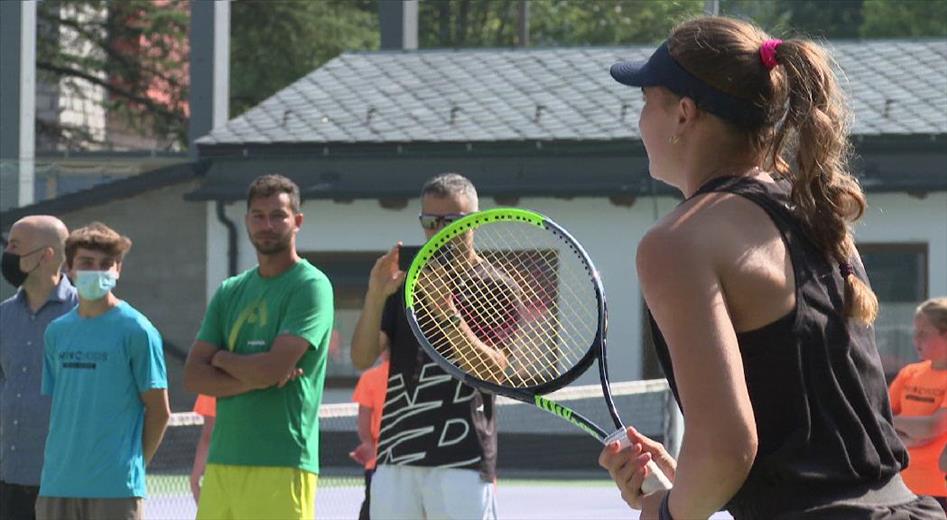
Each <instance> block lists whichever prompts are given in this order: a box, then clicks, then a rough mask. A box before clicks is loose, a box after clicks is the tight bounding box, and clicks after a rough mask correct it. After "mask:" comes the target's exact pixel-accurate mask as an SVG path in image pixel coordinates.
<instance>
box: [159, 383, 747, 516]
mask: <svg viewBox="0 0 947 520" xmlns="http://www.w3.org/2000/svg"><path fill="white" fill-rule="evenodd" d="M613 393H614V395H615V401H616V404H617V406H618V409H619V412H620V413H621V415H622V417H623V418H624V419H625V420H626V421H628V422H630V423H632V424H634V425H635V426H636V427H637V428H639V429H640V430H641V431H642V432H644V433H645V434H647V435H649V436H652V437H654V438H657V439H663V438H664V437H665V435H666V432H667V431H668V428H669V414H668V412H667V410H668V405H669V404H670V401H669V399H671V397H670V392H669V391H668V387H667V383H666V382H665V381H664V380H653V381H636V382H631V383H618V384H616V385H614V387H613ZM601 395H602V393H601V388H600V387H599V386H598V385H587V386H576V387H570V388H565V389H563V390H560V391H559V392H556V393H555V394H552V397H553V398H554V399H556V400H557V401H558V402H560V403H561V404H565V405H566V406H569V407H571V408H573V409H575V410H577V411H579V412H580V413H582V414H584V415H586V416H588V417H589V418H591V419H592V420H593V421H595V422H597V423H598V424H600V425H602V426H608V425H611V420H610V419H609V417H608V413H607V411H606V409H605V406H604V405H603V404H602V402H601ZM496 409H497V414H498V415H497V428H498V430H499V439H498V443H499V446H498V451H499V453H498V457H497V458H498V460H497V466H498V474H499V481H498V484H497V510H498V515H499V517H500V518H501V519H524V520H532V519H536V520H538V519H563V520H565V519H576V518H589V519H618V518H623V519H627V518H637V512H636V511H632V510H630V509H629V508H628V507H627V506H626V505H625V503H624V502H623V501H622V499H621V496H619V493H618V490H617V488H616V487H615V485H614V484H613V483H612V482H611V480H609V479H608V476H607V474H606V473H605V471H604V470H602V469H601V468H599V467H598V465H597V463H596V461H597V459H598V454H599V451H600V450H601V445H600V444H599V443H598V442H597V441H596V440H595V439H593V438H592V437H591V436H589V435H588V434H586V433H584V432H582V431H580V430H578V429H576V428H575V427H573V426H571V425H569V424H567V423H565V422H564V421H562V420H561V419H558V418H556V417H554V416H552V415H549V414H547V413H545V412H542V411H541V410H539V409H537V408H535V407H533V406H531V405H526V404H522V403H518V402H515V401H512V400H509V399H505V398H498V399H497V408H496ZM356 415H357V405H355V404H331V405H325V406H323V407H322V409H321V410H320V413H319V417H320V430H321V436H322V438H321V439H320V450H321V453H320V459H321V461H320V464H321V467H322V470H321V473H320V475H319V488H318V492H317V494H316V515H317V517H318V518H320V519H323V518H324V519H354V518H357V517H358V511H359V508H360V506H361V503H362V499H363V498H364V493H365V490H364V483H363V476H362V469H361V468H360V467H359V466H358V465H357V464H356V463H355V462H353V461H352V460H351V459H349V457H348V453H349V451H351V450H352V449H353V448H354V447H355V446H356V444H357V443H358V436H357V435H356V433H355V420H356ZM201 424H202V420H201V417H200V416H198V415H196V414H192V413H183V414H174V416H173V417H172V419H171V424H170V426H169V428H168V432H167V434H166V436H165V440H164V442H163V443H162V445H161V447H160V449H159V450H158V453H157V455H156V456H155V459H154V460H153V461H152V463H151V465H150V466H149V468H148V494H149V497H148V499H147V500H146V501H145V518H148V519H186V518H194V514H195V512H196V506H195V504H194V500H193V498H192V497H191V493H190V487H189V485H188V476H189V475H190V473H191V464H192V462H193V460H194V448H195V446H196V445H197V440H198V437H199V434H200V429H201ZM714 518H729V517H728V516H727V515H725V514H723V515H718V516H715V517H714Z"/></svg>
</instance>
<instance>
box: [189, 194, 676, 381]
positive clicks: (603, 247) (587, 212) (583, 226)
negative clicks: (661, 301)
mask: <svg viewBox="0 0 947 520" xmlns="http://www.w3.org/2000/svg"><path fill="white" fill-rule="evenodd" d="M674 204H675V201H674V200H673V199H670V198H665V199H658V200H655V199H651V198H642V199H639V200H638V201H636V203H635V204H634V205H633V206H632V207H630V208H628V207H619V206H615V205H613V204H611V203H610V202H609V201H608V200H607V199H588V198H578V199H572V200H563V199H550V198H535V199H529V198H528V199H521V200H520V203H519V205H518V206H519V207H521V208H529V209H534V210H536V211H539V212H541V213H544V214H546V215H547V216H549V217H550V218H552V219H553V220H555V221H556V222H558V223H559V224H560V225H562V226H563V227H565V228H566V229H567V230H569V232H570V233H572V234H573V235H574V236H575V237H576V239H577V240H579V242H580V243H582V244H583V245H584V246H585V248H586V250H587V251H588V253H589V255H590V256H591V257H592V260H593V261H594V262H595V265H596V267H597V268H598V270H599V271H600V272H601V274H602V279H603V281H604V284H605V292H606V298H607V301H608V309H609V317H610V319H609V337H608V340H609V341H608V345H609V368H610V371H611V373H612V378H613V379H614V380H616V381H622V380H634V379H639V378H640V375H641V314H642V307H641V297H640V292H639V289H638V281H637V277H636V276H635V267H634V254H635V246H636V244H637V243H638V241H639V240H640V239H641V237H642V235H643V234H644V232H645V231H646V230H647V229H648V227H649V226H650V224H651V222H653V221H654V218H655V215H656V214H663V213H665V212H667V211H668V210H669V209H670V208H672V207H673V206H674ZM492 207H496V204H495V203H494V201H493V199H491V198H486V199H484V200H481V208H482V209H488V208H492ZM207 212H208V218H207V221H208V226H209V229H208V233H207V247H208V255H207V257H208V261H209V265H208V271H207V272H208V280H207V297H208V301H209V299H210V297H211V296H212V295H213V292H214V291H215V290H216V288H217V286H218V285H219V284H220V282H221V281H222V280H223V279H224V278H225V277H226V250H227V235H226V228H224V227H223V226H222V225H221V224H220V223H219V222H218V220H217V217H216V215H215V209H214V205H213V203H209V204H208V205H207ZM419 212H420V201H419V200H418V199H412V200H410V201H409V203H408V206H407V207H406V208H404V209H401V210H389V209H384V208H382V207H380V206H379V205H378V203H377V202H376V201H374V200H360V201H355V202H352V203H336V202H332V201H310V202H305V203H304V204H303V213H304V214H305V216H306V220H305V223H304V224H303V230H302V232H301V233H300V235H299V240H298V245H297V247H298V248H299V250H301V251H381V250H384V249H387V248H389V247H391V245H393V244H394V243H395V242H396V241H398V240H401V241H403V242H404V243H406V244H421V243H422V242H423V241H424V235H423V234H422V232H421V229H420V228H419V227H418V223H417V214H418V213H419ZM243 213H244V205H243V203H242V202H240V203H236V204H231V205H229V206H228V207H227V216H228V217H229V218H230V219H231V220H233V221H234V222H236V223H237V225H238V227H239V230H238V238H239V241H240V242H239V245H238V249H239V253H238V254H239V262H238V268H239V270H244V269H248V268H250V267H252V266H254V265H256V256H255V253H254V251H253V248H252V246H250V244H249V242H248V241H247V238H246V230H245V228H244V226H243ZM365 275H366V277H367V276H368V273H365ZM597 377H598V376H597V374H596V373H594V372H593V373H590V374H588V375H587V376H586V377H585V378H584V379H582V382H584V383H594V382H597V381H598V379H597Z"/></svg>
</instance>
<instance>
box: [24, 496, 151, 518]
mask: <svg viewBox="0 0 947 520" xmlns="http://www.w3.org/2000/svg"><path fill="white" fill-rule="evenodd" d="M141 502H142V501H141V498H139V497H129V498H64V497H39V498H37V499H36V520H98V519H100V518H108V519H110V520H111V519H114V520H141V518H142V516H143V515H142V512H143V511H142V503H141Z"/></svg>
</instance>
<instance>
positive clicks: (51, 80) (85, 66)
mask: <svg viewBox="0 0 947 520" xmlns="http://www.w3.org/2000/svg"><path fill="white" fill-rule="evenodd" d="M37 18H38V23H39V26H40V28H39V31H38V34H39V37H38V38H37V49H36V55H37V60H36V69H37V75H38V78H39V80H40V82H41V83H46V84H51V85H57V86H58V88H59V89H60V90H59V95H60V96H64V97H69V98H72V99H88V97H89V96H88V92H87V91H88V90H89V87H90V86H91V87H93V88H95V89H102V90H103V91H104V92H105V98H104V99H103V100H101V101H100V102H101V103H102V104H103V105H104V108H105V109H106V110H107V111H108V115H109V118H113V117H114V118H116V119H115V120H118V121H120V122H121V123H122V124H123V125H125V126H127V127H128V128H132V129H134V130H138V131H140V132H143V133H146V134H148V135H152V136H155V137H156V138H157V140H158V141H159V142H165V143H168V144H174V143H181V142H185V139H186V128H187V124H186V121H187V113H186V107H187V104H186V103H187V68H186V63H187V28H188V10H187V4H186V1H185V0H162V1H150V0H127V1H123V2H110V1H107V0H56V1H53V0H46V1H43V2H39V4H38V6H37ZM37 123H38V124H37V132H38V133H39V134H40V138H41V139H42V138H46V139H49V140H52V141H53V142H57V143H60V144H62V145H65V146H67V147H69V148H87V147H90V146H92V147H94V146H99V145H103V144H104V143H102V142H100V138H98V137H96V136H95V135H93V134H92V133H91V132H90V131H89V129H88V128H87V127H83V126H82V125H79V124H68V123H63V122H61V121H37Z"/></svg>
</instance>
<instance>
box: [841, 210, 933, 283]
mask: <svg viewBox="0 0 947 520" xmlns="http://www.w3.org/2000/svg"><path fill="white" fill-rule="evenodd" d="M855 238H856V240H857V241H858V242H871V243H892V242H894V243H906V242H919V243H926V244H927V248H928V251H927V254H928V263H927V273H928V282H927V291H928V294H929V295H930V296H932V297H933V296H944V295H947V193H945V192H939V193H931V194H929V195H926V196H924V197H916V196H911V195H907V194H904V193H875V194H869V195H868V211H867V212H866V214H865V216H864V218H862V220H861V221H859V223H858V225H857V226H856V228H855Z"/></svg>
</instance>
